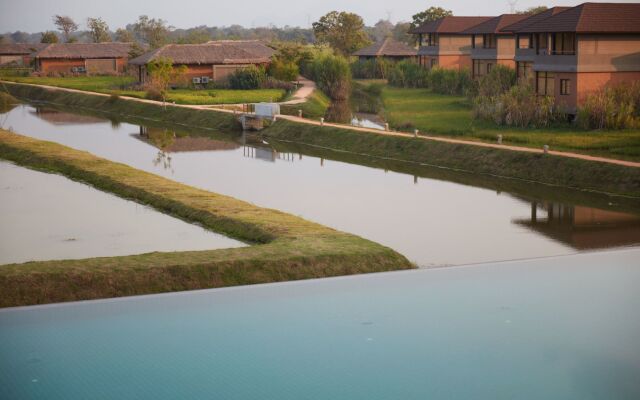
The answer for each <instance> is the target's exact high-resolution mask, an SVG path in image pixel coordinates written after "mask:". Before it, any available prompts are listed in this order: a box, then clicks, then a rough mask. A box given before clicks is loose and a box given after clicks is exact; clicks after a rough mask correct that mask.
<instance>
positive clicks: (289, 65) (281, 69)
mask: <svg viewBox="0 0 640 400" xmlns="http://www.w3.org/2000/svg"><path fill="white" fill-rule="evenodd" d="M267 72H268V73H269V75H270V76H271V77H273V78H275V79H277V80H279V81H285V82H291V81H295V80H296V79H298V75H300V68H299V67H298V65H297V64H296V63H295V62H293V61H283V60H280V59H277V58H276V59H275V60H273V62H272V63H271V64H270V65H269V68H268V70H267Z"/></svg>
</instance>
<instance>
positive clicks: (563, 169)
mask: <svg viewBox="0 0 640 400" xmlns="http://www.w3.org/2000/svg"><path fill="white" fill-rule="evenodd" d="M263 133H264V134H265V135H266V136H268V137H271V138H274V139H276V140H280V141H288V142H293V143H299V144H307V145H313V146H318V147H322V148H325V149H331V150H337V151H346V152H350V153H354V154H360V155H369V156H373V157H381V158H388V159H394V160H397V161H408V162H416V163H423V164H426V165H431V166H438V167H445V168H452V169H459V170H462V171H467V172H473V173H480V174H485V175H493V176H499V177H504V178H512V179H520V180H526V181H530V182H537V183H544V184H549V185H558V186H563V187H568V188H578V189H582V190H589V191H596V192H602V193H610V194H617V195H625V196H633V197H640V169H638V168H630V167H623V166H618V165H613V164H606V163H598V162H590V161H584V160H579V159H572V158H567V157H559V156H551V155H542V154H533V153H524V152H515V151H509V150H499V149H489V148H483V147H477V146H469V145H460V144H451V143H443V142H435V141H427V140H422V139H414V138H410V137H396V136H386V135H378V134H374V133H363V132H356V131H352V130H348V129H342V128H334V127H329V126H325V127H321V126H315V125H305V126H303V125H301V124H297V123H294V122H290V121H284V120H281V121H278V122H277V123H276V124H274V125H272V126H271V127H269V128H267V129H266V130H265V131H263Z"/></svg>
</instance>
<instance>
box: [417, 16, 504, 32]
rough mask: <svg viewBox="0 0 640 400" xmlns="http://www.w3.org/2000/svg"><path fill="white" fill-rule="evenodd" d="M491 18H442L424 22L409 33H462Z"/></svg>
mask: <svg viewBox="0 0 640 400" xmlns="http://www.w3.org/2000/svg"><path fill="white" fill-rule="evenodd" d="M491 18H493V17H455V16H449V17H443V18H440V19H437V20H435V21H429V22H426V23H424V24H422V25H420V26H419V27H417V28H416V29H414V30H413V31H411V33H462V31H464V30H466V29H469V28H471V27H473V26H475V25H478V24H481V23H483V22H485V21H488V20H490V19H491Z"/></svg>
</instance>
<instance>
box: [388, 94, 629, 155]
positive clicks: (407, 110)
mask: <svg viewBox="0 0 640 400" xmlns="http://www.w3.org/2000/svg"><path fill="white" fill-rule="evenodd" d="M382 98H383V103H384V109H385V111H384V114H385V118H386V119H387V120H388V121H389V123H390V125H391V126H392V127H394V128H399V129H404V130H407V131H409V130H412V129H414V128H417V129H419V130H420V131H421V132H425V133H430V134H436V135H442V136H457V137H461V138H464V139H469V140H478V141H486V142H492V143H495V142H496V138H497V135H502V136H503V141H504V143H505V144H513V145H517V146H526V147H535V148H542V146H544V145H545V144H547V145H549V146H550V147H551V149H553V150H564V151H571V152H576V153H583V154H590V155H597V156H604V157H611V158H618V159H626V160H633V161H639V160H640V130H620V131H618V130H609V131H584V130H579V129H577V128H573V127H571V126H570V125H569V124H567V125H566V126H565V127H558V128H545V129H521V128H511V127H499V126H497V125H494V124H491V123H489V122H482V121H476V120H474V119H473V117H472V115H471V105H470V103H469V101H468V100H467V98H466V97H462V96H449V95H440V94H435V93H432V92H430V91H429V90H427V89H400V88H391V87H385V88H384V90H383V93H382Z"/></svg>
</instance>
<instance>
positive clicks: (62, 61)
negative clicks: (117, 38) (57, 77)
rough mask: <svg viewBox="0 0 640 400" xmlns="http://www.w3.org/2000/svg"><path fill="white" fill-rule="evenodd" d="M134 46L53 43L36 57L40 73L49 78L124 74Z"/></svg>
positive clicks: (37, 68)
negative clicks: (62, 75)
mask: <svg viewBox="0 0 640 400" xmlns="http://www.w3.org/2000/svg"><path fill="white" fill-rule="evenodd" d="M131 46H132V44H131V43H52V44H50V45H48V46H46V47H45V48H43V49H42V50H40V51H38V52H37V53H36V54H35V67H36V71H38V72H40V73H42V74H45V75H49V74H121V73H123V72H124V71H125V67H126V65H127V60H128V58H129V51H130V50H131Z"/></svg>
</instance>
